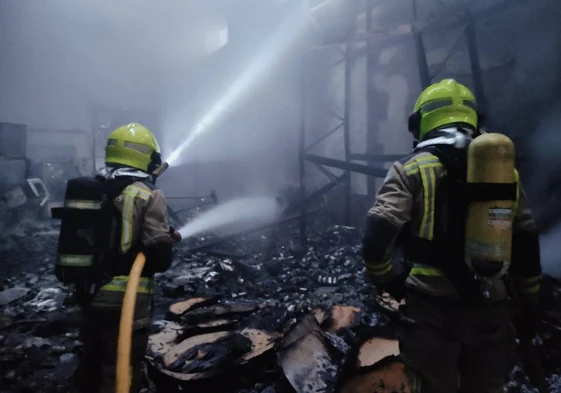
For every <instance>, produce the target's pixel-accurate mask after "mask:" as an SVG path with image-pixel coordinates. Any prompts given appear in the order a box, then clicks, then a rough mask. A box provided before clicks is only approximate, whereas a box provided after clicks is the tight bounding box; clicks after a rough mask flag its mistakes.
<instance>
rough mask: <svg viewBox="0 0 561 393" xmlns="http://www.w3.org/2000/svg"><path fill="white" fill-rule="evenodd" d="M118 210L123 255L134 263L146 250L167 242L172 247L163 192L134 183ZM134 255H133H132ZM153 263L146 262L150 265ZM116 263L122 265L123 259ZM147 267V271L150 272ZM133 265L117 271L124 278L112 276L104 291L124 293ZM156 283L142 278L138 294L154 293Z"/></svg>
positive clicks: (118, 203) (120, 198)
mask: <svg viewBox="0 0 561 393" xmlns="http://www.w3.org/2000/svg"><path fill="white" fill-rule="evenodd" d="M114 204H115V207H116V208H117V211H118V212H119V215H120V221H121V222H120V224H121V233H120V235H119V239H120V241H119V244H114V247H116V248H118V251H119V254H120V255H121V256H127V254H130V258H123V261H124V260H130V261H132V260H134V257H135V256H136V253H137V252H138V251H140V250H142V249H144V248H146V247H150V246H153V245H156V244H160V243H165V244H169V245H171V244H172V243H173V240H172V238H171V236H170V233H169V224H168V219H167V204H166V201H165V198H164V195H163V193H162V192H161V191H160V190H151V189H150V188H149V187H148V186H146V185H145V184H144V183H142V182H135V183H133V184H131V185H129V186H127V187H126V188H125V189H124V190H123V191H122V192H121V194H120V195H119V196H117V198H115V200H114ZM133 254H134V255H133ZM150 262H151V261H150V259H148V260H147V264H149V263H150ZM116 263H122V261H121V260H119V261H117V262H116ZM147 267H148V266H146V267H145V268H144V271H145V272H146V271H147ZM129 270H130V266H128V265H127V266H126V267H125V268H124V269H118V271H120V272H121V273H122V274H123V275H119V276H116V277H113V278H112V280H111V282H109V283H107V284H105V285H104V286H103V287H102V288H101V289H102V290H104V291H117V292H124V291H125V288H126V283H127V281H128V277H127V276H126V275H124V274H126V273H128V271H129ZM152 286H153V280H152V279H151V278H149V277H143V278H142V280H141V285H140V286H139V289H138V292H139V293H152Z"/></svg>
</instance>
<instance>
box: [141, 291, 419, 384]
mask: <svg viewBox="0 0 561 393" xmlns="http://www.w3.org/2000/svg"><path fill="white" fill-rule="evenodd" d="M362 313H363V312H362V310H361V309H359V308H357V307H352V306H340V305H337V306H333V307H331V308H329V309H322V308H319V309H317V310H316V311H315V312H314V313H313V314H307V315H305V316H303V317H301V318H295V314H294V313H293V312H290V311H288V310H287V309H286V308H282V307H276V306H273V305H271V304H270V303H263V302H255V301H253V302H248V301H240V300H236V301H234V300H232V299H228V300H227V299H224V298H219V297H214V298H211V299H207V298H192V299H188V300H186V301H183V302H180V303H175V304H173V305H171V306H170V307H169V310H168V313H167V317H168V319H167V320H166V321H164V322H160V323H159V326H161V331H159V332H158V333H156V334H154V335H152V336H151V338H150V342H149V348H148V354H147V359H148V360H149V364H150V377H151V378H152V380H153V382H154V383H155V384H156V385H157V386H158V387H159V388H162V389H163V390H165V391H167V392H179V391H181V390H204V391H217V392H218V391H220V392H224V391H227V392H230V391H236V390H243V391H247V390H249V391H252V392H253V391H257V392H264V391H266V392H268V393H273V392H275V391H290V390H292V389H293V390H294V391H296V392H297V393H313V392H319V391H321V392H325V393H333V392H335V391H341V392H348V393H351V392H354V391H355V390H356V387H357V386H362V384H364V383H366V384H370V385H371V386H370V387H371V388H372V389H370V392H380V393H381V392H391V391H394V390H387V388H385V387H390V386H391V387H392V388H393V387H395V386H398V390H395V391H396V392H397V391H399V392H407V391H408V390H407V387H406V386H407V384H406V382H405V381H406V379H405V374H404V373H403V369H402V367H401V371H402V372H401V373H397V372H396V371H397V370H399V367H400V366H399V364H400V363H399V361H398V359H397V355H398V353H399V349H398V344H397V340H396V339H395V338H392V337H390V336H388V333H389V331H386V332H382V331H381V330H380V329H374V328H371V329H369V330H368V331H365V330H364V326H363V325H361V319H362V318H361V317H362ZM380 333H385V334H383V335H382V336H381V335H380ZM394 334H395V333H394ZM357 349H358V350H357ZM388 367H389V368H390V369H392V370H394V374H395V375H394V374H391V375H392V378H393V379H392V380H391V381H384V379H383V378H384V375H386V374H385V373H387V372H388ZM366 375H367V376H368V377H366V378H365V376H366ZM388 375H390V374H388ZM396 378H397V379H396ZM384 386H385V387H384Z"/></svg>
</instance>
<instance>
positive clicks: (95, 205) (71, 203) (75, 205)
mask: <svg viewBox="0 0 561 393" xmlns="http://www.w3.org/2000/svg"><path fill="white" fill-rule="evenodd" d="M64 207H67V208H69V209H80V210H99V209H101V202H97V201H80V200H73V199H67V200H65V201H64Z"/></svg>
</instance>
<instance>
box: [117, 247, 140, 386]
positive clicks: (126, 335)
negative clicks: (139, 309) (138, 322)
mask: <svg viewBox="0 0 561 393" xmlns="http://www.w3.org/2000/svg"><path fill="white" fill-rule="evenodd" d="M145 263H146V256H145V255H144V254H143V253H142V252H140V253H138V255H137V256H136V259H135V260H134V263H133V265H132V268H131V271H130V274H129V281H128V283H127V289H126V290H125V296H124V297H123V308H122V310H121V322H120V324H119V340H118V342H117V378H116V379H117V381H116V390H115V392H116V393H129V391H130V384H131V370H130V358H131V342H132V324H133V321H134V309H135V304H136V294H137V290H138V285H139V283H140V275H141V273H142V269H144V264H145Z"/></svg>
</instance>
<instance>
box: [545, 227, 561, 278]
mask: <svg viewBox="0 0 561 393" xmlns="http://www.w3.org/2000/svg"><path fill="white" fill-rule="evenodd" d="M560 239H561V224H557V225H555V226H554V227H552V228H550V229H549V230H547V231H546V232H543V233H542V234H541V235H540V254H541V263H542V269H543V272H544V273H547V274H550V275H552V276H554V277H559V278H561V255H560V254H559V240H560Z"/></svg>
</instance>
